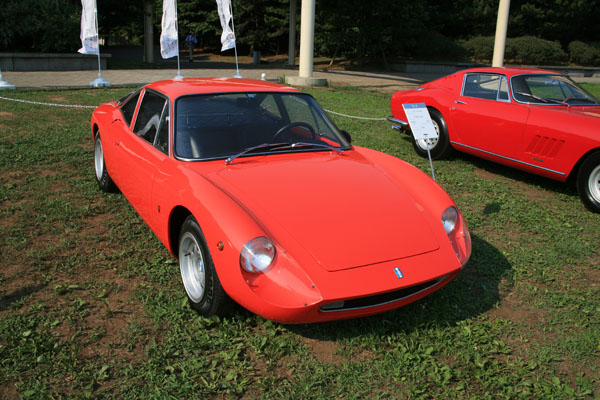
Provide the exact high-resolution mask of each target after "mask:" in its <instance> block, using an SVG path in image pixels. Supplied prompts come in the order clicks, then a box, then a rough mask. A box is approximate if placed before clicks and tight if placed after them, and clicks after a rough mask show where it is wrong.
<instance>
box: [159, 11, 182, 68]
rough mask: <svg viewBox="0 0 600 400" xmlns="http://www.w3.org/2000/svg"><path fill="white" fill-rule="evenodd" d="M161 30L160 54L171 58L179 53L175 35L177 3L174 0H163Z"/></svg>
mask: <svg viewBox="0 0 600 400" xmlns="http://www.w3.org/2000/svg"><path fill="white" fill-rule="evenodd" d="M161 25H162V32H161V34H160V55H161V56H162V58H171V57H175V56H178V55H179V39H178V35H177V3H176V1H175V0H163V15H162V23H161Z"/></svg>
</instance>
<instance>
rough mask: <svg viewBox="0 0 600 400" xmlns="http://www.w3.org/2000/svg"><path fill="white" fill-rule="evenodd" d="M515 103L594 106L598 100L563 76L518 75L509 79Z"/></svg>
mask: <svg viewBox="0 0 600 400" xmlns="http://www.w3.org/2000/svg"><path fill="white" fill-rule="evenodd" d="M511 85H512V91H513V96H514V98H515V100H516V101H519V102H522V103H535V104H557V103H560V104H564V105H569V106H573V105H577V106H583V105H586V106H587V105H596V104H598V100H597V99H596V98H595V97H594V96H592V95H591V94H589V93H588V92H586V91H585V90H584V89H582V88H580V87H579V86H577V84H576V83H575V82H573V81H572V80H571V79H569V78H568V77H567V76H564V75H518V76H513V77H512V79H511Z"/></svg>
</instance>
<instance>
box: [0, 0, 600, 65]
mask: <svg viewBox="0 0 600 400" xmlns="http://www.w3.org/2000/svg"><path fill="white" fill-rule="evenodd" d="M97 1H98V15H99V19H100V35H101V37H103V38H104V39H105V41H106V42H105V43H106V44H108V45H116V44H142V43H143V9H144V3H145V2H150V3H152V6H153V9H154V17H153V18H154V19H153V20H154V27H155V35H154V37H155V41H156V43H158V37H159V35H160V19H161V13H162V0H128V1H121V0H97ZM297 3H298V5H297V6H298V10H297V21H298V28H299V24H300V3H301V0H298V2H297ZM498 3H499V1H498V0H453V1H447V0H370V1H363V0H317V4H316V29H315V52H316V54H317V55H320V56H326V57H332V58H333V57H344V58H349V59H352V60H356V61H358V62H364V61H376V62H383V63H387V62H388V61H389V60H392V59H400V58H423V59H452V58H454V59H456V58H460V57H464V56H465V53H464V46H461V43H464V42H465V41H468V40H470V39H473V38H477V37H489V36H492V35H494V32H495V24H496V17H497V12H498ZM289 4H290V3H289V0H253V1H248V0H233V12H234V22H235V30H236V36H237V39H238V41H237V43H238V50H239V51H240V52H241V53H242V54H244V53H245V52H247V53H250V52H251V51H252V50H257V51H261V52H262V53H263V54H280V53H287V48H288V17H289V7H290V5H289ZM599 5H600V1H599V0H578V1H572V0H512V1H511V10H510V21H509V27H508V34H509V37H523V36H531V37H536V38H539V39H545V40H547V41H551V42H558V43H559V44H560V47H562V49H563V50H564V51H568V47H569V45H570V44H571V43H572V42H573V41H579V42H586V43H590V44H592V45H593V44H594V43H593V42H594V41H596V40H599V39H598V38H600V8H599V7H598V6H599ZM178 13H179V32H180V36H182V37H185V35H186V34H187V33H188V32H194V33H195V34H196V36H197V37H198V40H199V43H200V46H202V47H204V48H207V49H208V50H214V51H218V49H219V48H220V43H219V37H220V33H221V27H220V25H219V17H218V15H217V6H216V2H215V1H214V0H179V1H178ZM80 16H81V2H80V1H79V0H3V6H2V7H0V51H5V52H6V51H13V52H14V51H34V52H74V51H76V50H77V49H78V48H79V47H80V42H79V21H80ZM298 36H299V35H298Z"/></svg>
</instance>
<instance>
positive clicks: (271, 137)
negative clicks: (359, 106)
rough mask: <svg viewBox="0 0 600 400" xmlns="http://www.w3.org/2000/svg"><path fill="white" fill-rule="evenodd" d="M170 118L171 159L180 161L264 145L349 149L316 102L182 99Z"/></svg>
mask: <svg viewBox="0 0 600 400" xmlns="http://www.w3.org/2000/svg"><path fill="white" fill-rule="evenodd" d="M175 115H176V123H175V154H176V155H177V156H178V157H181V158H185V159H215V158H224V157H228V156H231V155H234V154H237V153H239V152H241V151H243V150H244V149H247V148H249V147H253V146H258V145H261V144H264V143H267V144H269V143H296V142H304V143H307V142H308V143H315V144H326V145H329V146H334V147H340V148H345V147H348V146H349V143H347V142H346V140H345V139H344V137H343V136H342V135H341V134H340V133H339V131H338V129H337V128H336V126H335V125H334V124H333V122H331V121H330V120H329V118H328V117H327V116H326V115H325V113H324V112H323V111H322V109H321V108H320V107H319V105H318V104H317V102H316V101H315V100H314V99H313V98H312V97H311V96H309V95H305V94H301V93H231V94H217V95H197V96H185V97H182V98H180V99H178V100H177V102H176V108H175ZM314 149H317V147H315V148H307V147H301V148H297V149H294V151H307V150H314ZM286 151H291V150H289V149H288V150H286Z"/></svg>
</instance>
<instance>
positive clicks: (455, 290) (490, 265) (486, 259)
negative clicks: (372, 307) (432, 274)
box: [286, 235, 511, 341]
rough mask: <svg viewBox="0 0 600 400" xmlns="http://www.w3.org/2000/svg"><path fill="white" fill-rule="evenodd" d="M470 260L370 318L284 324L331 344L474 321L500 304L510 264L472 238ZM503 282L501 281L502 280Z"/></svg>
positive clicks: (496, 250) (489, 246) (482, 241)
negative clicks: (426, 290) (447, 278)
mask: <svg viewBox="0 0 600 400" xmlns="http://www.w3.org/2000/svg"><path fill="white" fill-rule="evenodd" d="M472 240H473V253H472V255H471V259H470V260H469V262H468V263H467V265H466V266H465V268H464V269H463V271H461V273H460V274H459V275H458V277H457V278H456V279H454V281H452V282H450V283H449V284H448V285H447V286H445V287H443V288H441V289H440V290H438V291H437V292H435V293H433V294H431V295H430V296H428V297H425V298H424V299H421V300H418V301H416V302H415V303H412V304H409V305H407V306H405V307H402V308H399V309H397V310H394V311H391V312H388V313H384V314H379V315H375V316H372V317H366V318H359V319H352V320H344V321H335V322H328V323H321V324H310V325H309V324H302V325H286V328H287V329H289V330H290V331H292V332H294V333H297V334H299V335H302V336H305V337H308V338H312V339H317V340H328V341H334V340H336V339H340V338H352V337H356V336H361V335H381V336H383V335H388V334H390V333H394V332H405V333H407V332H411V331H413V330H416V329H419V328H422V327H425V326H426V327H428V328H435V327H446V326H451V325H455V324H457V323H458V322H460V321H463V320H466V319H471V318H476V317H477V316H479V315H481V314H483V313H485V312H486V311H488V310H490V309H492V308H494V307H495V306H496V304H497V303H498V302H500V301H501V298H500V290H501V285H504V286H510V282H511V265H510V263H509V262H508V260H507V259H506V257H504V255H502V253H501V252H500V251H499V250H498V249H496V248H495V247H494V246H492V245H490V244H489V243H487V242H486V241H485V240H483V239H482V238H480V237H478V236H477V235H473V237H472ZM503 280H504V281H503Z"/></svg>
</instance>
